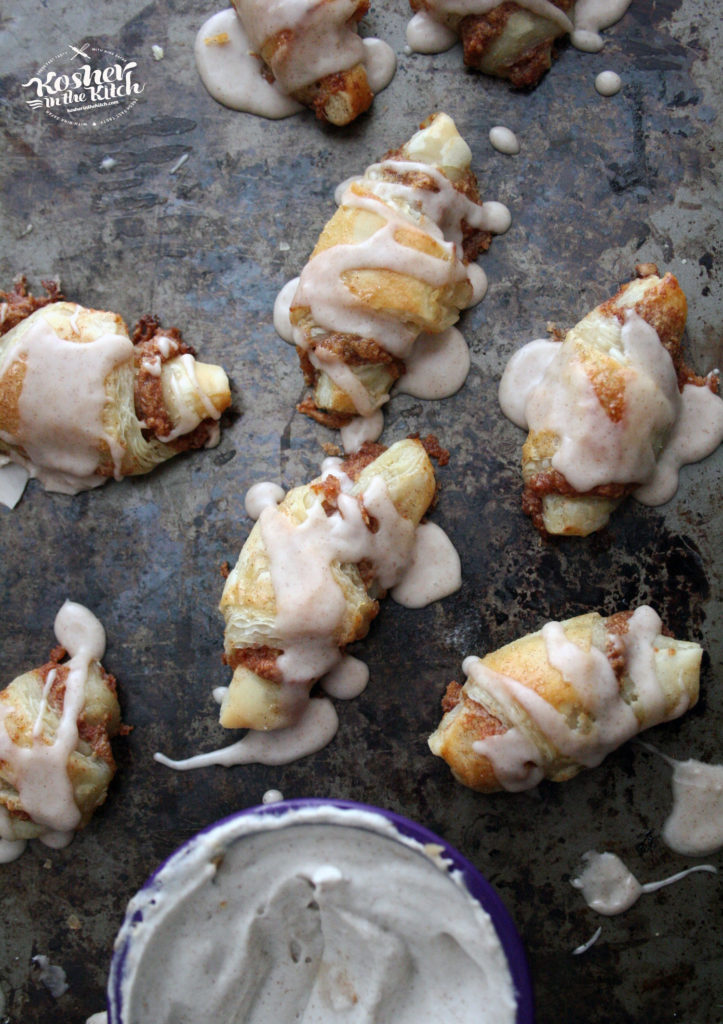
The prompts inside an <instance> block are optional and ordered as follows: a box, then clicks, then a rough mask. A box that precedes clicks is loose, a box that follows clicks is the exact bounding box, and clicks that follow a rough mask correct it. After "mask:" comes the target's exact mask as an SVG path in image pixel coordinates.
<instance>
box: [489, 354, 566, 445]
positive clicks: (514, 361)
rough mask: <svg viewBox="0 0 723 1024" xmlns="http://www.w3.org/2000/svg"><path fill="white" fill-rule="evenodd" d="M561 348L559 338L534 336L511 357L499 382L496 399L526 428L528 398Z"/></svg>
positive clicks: (506, 414) (518, 424)
mask: <svg viewBox="0 0 723 1024" xmlns="http://www.w3.org/2000/svg"><path fill="white" fill-rule="evenodd" d="M559 351H560V342H558V341H550V340H549V339H548V338H536V339H535V340H534V341H529V342H528V343H527V344H526V345H525V346H523V348H520V349H518V350H517V351H516V352H515V353H514V354H513V355H512V356H511V358H510V360H509V362H508V363H507V366H506V367H505V371H504V373H503V374H502V378H501V380H500V386H499V393H498V397H499V402H500V407H501V409H502V412H503V413H504V414H505V416H506V417H507V419H509V420H512V422H513V423H514V424H515V425H516V426H518V427H522V429H523V430H527V413H526V411H525V409H526V406H527V399H528V398H529V396H530V394H531V392H532V391H533V390H534V389H535V388H536V387H538V386H539V385H540V384H541V383H542V381H543V379H544V376H545V373H546V371H547V368H548V366H549V365H550V363H551V362H552V360H553V359H554V358H555V356H556V355H557V354H558V353H559Z"/></svg>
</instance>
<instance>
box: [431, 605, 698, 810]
mask: <svg viewBox="0 0 723 1024" xmlns="http://www.w3.org/2000/svg"><path fill="white" fill-rule="evenodd" d="M702 653H703V652H702V649H701V647H700V646H699V645H698V644H697V643H693V642H690V641H686V640H676V639H674V638H672V637H670V636H668V635H666V634H665V631H664V629H663V626H662V623H661V620H660V617H659V616H658V614H657V613H656V612H655V611H654V610H653V609H652V608H650V607H648V606H646V605H644V606H641V607H640V608H637V609H636V610H635V611H634V612H620V613H617V614H615V615H612V616H610V617H608V618H603V616H601V615H600V614H598V613H597V612H590V613H588V614H586V615H580V616H577V617H576V618H573V619H568V620H566V621H564V622H548V623H547V624H546V625H545V626H543V628H542V629H541V630H539V631H538V632H536V633H531V634H529V635H527V636H524V637H521V638H520V639H518V640H515V641H513V642H512V643H510V644H507V645H506V646H505V647H502V648H500V649H499V650H497V651H493V652H492V653H490V654H486V655H485V656H484V657H482V658H478V657H469V658H466V659H465V661H464V663H463V670H464V672H465V675H466V677H467V678H466V680H465V682H464V684H463V685H462V686H460V685H459V684H458V683H450V685H449V687H448V689H447V692H446V695H445V698H444V700H443V704H442V706H443V710H444V715H443V717H442V720H441V722H440V724H439V726H438V728H437V729H436V731H435V732H434V733H433V734H432V736H430V738H429V746H430V749H431V750H432V752H433V753H434V754H437V755H438V756H439V757H442V758H444V760H445V761H446V762H447V763H448V764H449V766H450V768H451V769H452V772H453V773H454V775H455V777H456V778H457V779H458V780H459V781H460V782H462V783H463V784H464V785H466V786H469V787H471V788H472V789H476V790H479V791H480V792H485V793H489V792H493V791H495V790H500V789H506V790H510V791H515V790H523V789H529V788H531V787H533V786H536V785H537V784H538V783H539V782H540V781H541V780H543V779H551V780H552V781H555V782H562V781H564V780H566V779H570V778H572V777H573V776H574V775H576V774H577V773H578V772H579V771H580V770H581V769H583V768H591V767H594V766H596V765H598V764H600V762H601V761H602V760H603V758H605V757H606V756H607V754H609V753H610V752H611V751H613V750H615V749H616V748H617V747H619V746H620V745H621V744H623V743H624V742H625V741H626V740H628V739H630V738H631V737H632V736H635V735H636V734H637V733H638V732H640V731H641V730H643V729H648V728H650V727H651V726H654V725H658V724H659V723H661V722H667V721H670V720H671V719H673V718H677V717H678V716H679V715H682V714H683V713H684V712H685V711H687V710H688V708H690V707H692V706H693V705H694V704H695V702H696V701H697V699H698V686H699V675H700V663H701V657H702Z"/></svg>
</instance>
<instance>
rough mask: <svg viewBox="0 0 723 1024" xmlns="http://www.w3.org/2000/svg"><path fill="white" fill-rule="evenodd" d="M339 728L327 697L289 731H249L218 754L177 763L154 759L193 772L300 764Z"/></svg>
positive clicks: (310, 704) (309, 708)
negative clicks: (296, 762) (198, 769)
mask: <svg viewBox="0 0 723 1024" xmlns="http://www.w3.org/2000/svg"><path fill="white" fill-rule="evenodd" d="M338 727H339V719H338V717H337V714H336V711H335V710H334V705H333V704H332V703H331V701H330V700H327V699H326V698H325V697H322V698H317V699H313V700H310V701H309V702H308V704H307V705H306V707H305V709H304V711H303V712H302V714H301V716H300V718H299V720H298V721H297V722H295V723H294V725H291V726H289V727H288V728H287V729H277V730H275V731H273V732H254V731H249V732H247V733H246V735H245V736H244V737H243V739H241V740H238V742H237V743H231V744H229V745H228V746H226V747H221V748H220V749H218V750H211V751H209V752H207V753H205V754H196V755H195V756H194V757H187V758H184V759H183V760H181V761H174V760H172V759H171V758H169V757H166V756H165V754H158V753H157V754H154V755H153V758H154V760H155V761H158V763H159V764H162V765H165V766H166V768H175V769H176V770H177V771H190V770H191V769H194V768H207V767H208V766H209V765H223V766H224V767H226V768H230V767H231V766H232V765H237V764H265V765H281V764H289V763H290V762H291V761H297V760H298V759H299V758H301V757H307V756H308V755H309V754H315V753H316V752H317V751H318V750H321V749H322V747H325V746H326V745H327V744H328V743H331V741H332V740H333V738H334V736H335V735H336V731H337V729H338Z"/></svg>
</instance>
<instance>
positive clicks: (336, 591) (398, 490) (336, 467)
mask: <svg viewBox="0 0 723 1024" xmlns="http://www.w3.org/2000/svg"><path fill="white" fill-rule="evenodd" d="M435 491H436V481H435V475H434V470H433V468H432V464H431V462H430V460H429V457H428V455H427V452H426V451H425V448H424V445H423V444H422V442H421V441H418V440H415V439H409V440H404V441H398V442H397V443H396V444H393V445H392V446H391V447H390V448H387V449H386V450H385V449H384V448H383V447H382V446H380V445H376V444H371V443H366V444H365V445H362V447H361V448H360V449H359V451H358V452H357V453H355V454H354V455H352V456H350V457H349V458H348V459H346V460H345V461H344V462H341V461H340V460H337V461H335V462H334V464H333V465H332V466H331V467H330V468H327V469H326V470H325V472H324V473H323V475H322V476H321V477H319V478H318V479H316V480H314V481H312V483H310V484H306V485H304V486H301V487H296V488H294V489H293V490H291V491H289V492H288V493H287V495H286V496H285V497H284V499H283V501H282V502H281V504H280V505H278V506H276V505H275V504H274V505H272V506H269V507H267V508H264V510H263V511H262V512H261V514H260V516H259V518H258V520H257V522H256V523H255V525H254V527H253V529H252V530H251V533H250V535H249V537H248V539H247V541H246V543H245V544H244V546H243V548H242V550H241V554H240V555H239V558H238V561H237V563H236V565H235V567H234V568H233V570H232V571H231V573H230V574H229V576H228V578H227V580H226V584H225V586H224V590H223V595H222V598H221V603H220V610H221V612H222V613H223V616H224V619H225V621H226V629H225V642H224V648H225V661H226V663H227V664H228V665H229V667H230V668H231V669H232V671H233V678H232V680H231V684H230V686H229V688H228V690H227V692H226V695H225V697H224V699H223V703H222V704H221V714H220V721H221V724H222V725H223V726H226V727H227V728H250V729H260V730H268V729H280V728H285V727H286V726H289V725H291V724H293V723H294V722H295V721H296V720H297V719H298V718H299V717H300V715H301V713H302V712H303V710H304V708H305V706H306V704H307V700H308V695H309V691H310V689H311V688H312V686H313V685H314V683H315V682H316V681H317V680H318V679H319V678H321V677H322V676H323V675H325V674H326V673H327V672H328V671H329V670H330V669H331V668H332V667H334V666H335V665H336V664H337V663H338V662H339V661H340V659H341V656H342V653H343V649H344V648H345V647H346V645H347V644H350V643H352V642H353V641H355V640H359V639H361V638H362V637H364V636H365V635H366V633H367V631H368V629H369V625H370V623H371V621H372V619H373V618H374V616H375V615H376V614H377V612H378V610H379V599H380V598H381V597H383V596H384V594H385V593H386V591H387V590H388V589H390V588H391V587H393V586H394V585H395V584H396V583H397V582H398V581H399V579H400V578H401V576H402V575H403V572H404V570H405V569H406V567H407V565H408V563H409V561H410V557H411V553H412V550H413V545H414V539H415V533H416V529H417V526H418V524H419V522H420V520H421V518H422V516H423V515H424V514H425V512H426V511H427V509H428V508H429V506H430V504H431V503H432V500H433V498H434V495H435Z"/></svg>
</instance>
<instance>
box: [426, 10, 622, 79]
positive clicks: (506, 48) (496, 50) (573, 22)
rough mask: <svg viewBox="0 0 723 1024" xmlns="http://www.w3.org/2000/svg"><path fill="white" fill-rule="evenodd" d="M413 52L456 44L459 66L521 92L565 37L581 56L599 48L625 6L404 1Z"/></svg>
mask: <svg viewBox="0 0 723 1024" xmlns="http://www.w3.org/2000/svg"><path fill="white" fill-rule="evenodd" d="M409 3H410V6H411V8H412V10H413V11H414V16H413V17H412V20H411V21H410V23H409V25H408V27H407V42H408V44H409V46H410V48H411V49H412V50H417V51H418V52H421V53H438V52H440V51H441V50H446V49H449V47H450V46H452V45H453V43H454V42H456V40H457V39H458V38H459V39H460V40H461V42H462V47H463V53H464V63H465V64H466V65H467V66H468V67H471V68H475V69H476V70H477V71H482V72H484V73H485V74H488V75H494V76H496V77H498V78H506V79H508V80H509V81H510V82H511V83H512V85H514V86H517V87H520V88H523V87H529V86H534V85H536V84H537V83H538V82H539V80H540V79H541V78H542V76H543V75H544V74H545V72H546V71H547V70H548V69H549V68H550V66H551V64H552V60H553V57H554V55H555V43H556V42H557V40H559V39H561V38H562V37H563V36H566V35H567V34H569V35H570V38H571V41H572V43H573V45H574V46H576V47H577V48H578V49H580V50H590V51H593V52H595V51H597V50H600V49H601V48H602V45H603V40H602V38H601V36H600V32H601V31H602V29H604V28H607V27H608V26H610V25H613V24H615V22H616V21H618V20H619V19H620V18H622V16H623V15H624V14H625V12H626V10H627V9H628V7H629V5H630V0H577V2H575V0H409Z"/></svg>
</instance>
